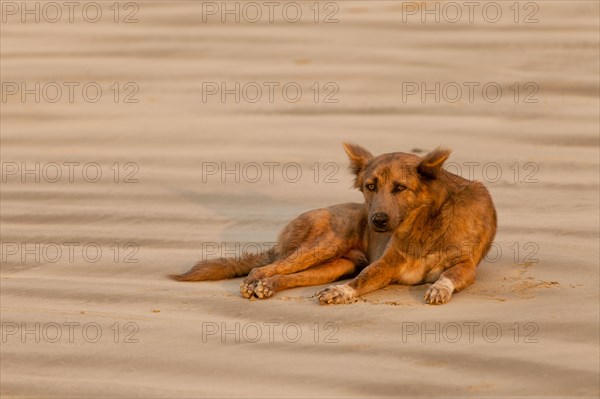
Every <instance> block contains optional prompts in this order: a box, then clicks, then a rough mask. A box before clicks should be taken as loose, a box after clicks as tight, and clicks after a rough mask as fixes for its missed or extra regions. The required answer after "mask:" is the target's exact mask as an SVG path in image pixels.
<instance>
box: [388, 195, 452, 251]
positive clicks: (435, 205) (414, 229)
mask: <svg viewBox="0 0 600 399" xmlns="http://www.w3.org/2000/svg"><path fill="white" fill-rule="evenodd" d="M432 198H433V199H432V200H431V201H429V202H427V203H424V204H422V205H421V206H419V207H417V208H415V209H413V210H412V211H411V212H410V213H409V214H408V216H407V217H406V218H405V219H404V220H403V221H402V223H401V224H400V226H398V227H397V228H396V230H394V235H395V236H396V237H397V238H398V239H399V240H401V242H405V243H407V244H408V245H416V246H417V247H419V248H424V246H427V247H431V246H434V245H435V242H436V241H437V240H438V238H439V237H441V236H442V235H443V234H444V232H445V230H446V228H447V226H446V224H445V223H444V219H445V218H444V214H445V213H446V212H444V209H445V208H448V207H450V206H451V205H450V203H449V201H448V200H449V193H448V191H447V190H445V189H440V190H438V192H437V194H436V195H434V196H432ZM432 227H433V228H432ZM432 232H435V233H434V234H435V235H434V236H432Z"/></svg>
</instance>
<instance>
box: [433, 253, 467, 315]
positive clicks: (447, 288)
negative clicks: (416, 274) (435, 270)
mask: <svg viewBox="0 0 600 399" xmlns="http://www.w3.org/2000/svg"><path fill="white" fill-rule="evenodd" d="M476 274H477V267H476V266H475V264H474V263H473V261H471V260H462V261H460V262H459V263H457V264H456V265H454V266H452V267H450V268H449V269H446V271H444V272H443V273H442V274H441V275H440V277H439V278H438V279H437V281H436V282H435V283H433V284H431V286H430V287H429V288H428V289H427V291H426V292H425V297H424V298H425V301H427V303H429V304H431V305H441V304H444V303H446V302H448V301H449V300H450V298H451V297H452V293H453V292H454V291H460V290H462V289H463V288H465V287H468V286H469V285H471V284H473V282H474V281H475V275H476Z"/></svg>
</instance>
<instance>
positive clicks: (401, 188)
mask: <svg viewBox="0 0 600 399" xmlns="http://www.w3.org/2000/svg"><path fill="white" fill-rule="evenodd" d="M404 190H406V186H403V185H402V184H396V185H395V186H394V191H393V192H394V193H399V192H401V191H404Z"/></svg>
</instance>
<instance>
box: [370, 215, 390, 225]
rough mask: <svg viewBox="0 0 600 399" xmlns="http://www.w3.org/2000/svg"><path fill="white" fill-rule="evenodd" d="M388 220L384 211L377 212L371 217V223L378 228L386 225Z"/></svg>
mask: <svg viewBox="0 0 600 399" xmlns="http://www.w3.org/2000/svg"><path fill="white" fill-rule="evenodd" d="M389 220H390V217H389V216H388V214H387V213H385V212H377V213H376V214H374V215H373V217H372V218H371V221H372V222H373V225H375V227H379V228H384V227H386V226H387V224H388V221H389Z"/></svg>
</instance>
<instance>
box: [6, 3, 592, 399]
mask: <svg viewBox="0 0 600 399" xmlns="http://www.w3.org/2000/svg"><path fill="white" fill-rule="evenodd" d="M9 3H10V2H9ZM509 3H510V4H509ZM530 3H533V6H527V5H526V4H525V2H521V3H520V4H519V10H520V14H519V15H518V23H515V22H514V17H515V16H514V15H513V11H511V10H510V9H509V7H510V5H511V4H512V2H498V3H497V4H501V5H502V10H503V17H502V18H501V20H500V21H498V22H496V23H492V22H489V21H488V20H486V19H485V18H483V17H482V15H481V12H478V11H477V10H480V8H478V9H476V12H475V13H474V17H473V22H472V23H471V22H470V21H469V20H468V17H467V14H463V17H462V18H461V19H460V20H459V21H458V22H456V23H451V22H450V21H448V19H452V18H454V15H455V14H450V12H451V11H452V10H449V9H447V10H446V11H445V12H446V14H443V15H442V14H440V16H441V17H440V22H439V23H436V22H435V20H434V19H433V18H434V17H435V16H434V17H431V16H430V17H428V18H429V19H428V20H426V23H422V22H421V16H422V15H424V14H420V13H422V9H418V8H415V7H412V5H411V4H404V6H403V5H402V3H400V2H393V1H384V2H378V1H373V2H354V1H344V2H337V3H334V2H330V3H328V5H325V4H324V6H323V7H321V11H320V14H319V16H318V22H317V23H315V22H314V14H312V12H313V11H311V10H310V9H309V8H308V7H309V6H310V4H312V3H307V2H305V3H302V4H303V6H302V7H303V11H304V12H303V16H302V17H301V19H300V21H298V22H296V23H292V22H288V20H291V19H293V18H291V17H290V15H292V16H293V14H292V11H293V10H288V11H289V13H290V14H286V15H285V17H286V18H287V19H288V20H286V19H285V18H283V17H282V15H281V12H275V14H274V20H273V23H271V22H269V20H268V17H267V15H266V14H263V16H262V17H261V18H260V19H259V20H258V21H257V22H256V23H253V22H251V21H248V20H247V19H252V18H254V15H255V14H250V11H251V10H249V9H247V10H246V14H243V15H241V17H240V22H239V23H235V22H234V21H232V17H231V16H230V17H228V18H229V19H228V20H227V21H226V22H225V23H222V22H221V14H220V11H222V10H217V11H215V9H214V8H210V7H214V6H215V4H216V7H217V8H218V7H220V2H217V3H210V2H209V3H204V5H203V3H201V2H192V1H181V2H171V3H161V2H154V1H141V2H135V3H133V5H129V6H127V7H126V6H125V4H124V3H121V6H120V8H119V9H120V13H119V15H118V16H117V20H118V21H119V22H118V23H115V22H114V9H113V10H111V9H109V7H110V6H111V5H112V4H113V3H112V2H101V4H102V7H103V11H104V12H103V15H102V18H101V20H100V21H98V22H96V23H92V22H88V21H86V20H85V19H84V18H83V17H82V15H81V9H82V6H80V7H78V8H76V10H75V13H74V19H73V22H70V21H68V18H67V17H68V15H67V11H65V10H66V9H63V12H64V15H62V17H61V18H60V20H59V22H57V23H52V22H49V21H47V19H52V18H53V17H54V15H55V14H54V11H52V10H50V9H47V10H46V11H45V14H43V15H42V18H41V20H40V22H39V23H35V22H34V21H32V20H31V18H32V17H31V16H30V17H28V18H29V19H26V22H25V23H22V22H21V12H22V10H20V11H19V10H17V11H14V9H12V8H11V9H4V13H3V17H5V18H6V21H3V23H2V26H1V56H2V61H1V75H2V76H1V80H2V82H3V91H2V92H3V95H4V98H3V99H2V103H1V104H0V105H1V116H2V118H1V119H2V121H1V137H2V142H1V144H2V146H1V157H2V178H3V181H2V187H1V196H0V199H1V216H2V217H1V222H2V223H1V235H2V267H1V273H0V276H1V280H0V281H1V321H2V344H1V351H0V355H1V356H0V359H1V360H0V362H1V363H0V365H1V371H0V377H1V392H0V393H1V395H2V397H72V398H84V397H121V398H125V397H127V398H130V397H171V398H173V397H188V398H191V397H244V398H255V397H256V398H258V397H337V398H340V397H401V396H410V397H413V396H422V397H517V396H518V397H533V396H535V397H548V396H552V397H597V396H598V395H599V394H600V389H599V360H598V359H599V355H600V353H599V331H598V324H599V296H598V284H599V240H598V238H599V237H598V236H599V180H598V168H599V146H598V134H599V97H598V84H599V51H598V48H599V35H598V29H599V23H598V21H599V7H598V3H597V2H593V1H538V2H530ZM6 4H7V2H3V3H2V7H6V6H7V5H6ZM11 4H12V6H15V7H20V5H19V3H11ZM231 4H233V3H231ZM298 4H300V3H298ZM458 4H459V5H463V6H464V4H463V3H460V2H459V3H458ZM485 4H486V2H484V3H481V4H480V6H481V7H483V5H485ZM427 6H429V7H434V6H435V4H434V3H433V2H427ZM136 7H137V8H136ZM203 7H205V10H204V11H205V13H204V14H203V9H202V8H203ZM206 7H209V8H206ZM232 7H233V6H232ZM240 7H241V5H240ZM325 7H327V8H325ZM407 7H408V8H407ZM421 7H422V6H421ZM525 7H530V8H525ZM531 7H533V8H531ZM535 7H537V10H536V8H535ZM77 10H79V11H77ZM276 10H281V7H280V8H277V9H276ZM440 10H441V8H440ZM465 10H466V8H464V9H463V11H464V12H466V11H465ZM93 11H94V10H93V9H90V10H87V12H89V14H85V17H86V18H87V19H88V20H93ZM263 11H264V12H266V11H265V9H263ZM492 11H493V10H490V11H489V13H490V14H489V15H492V16H493V12H492ZM40 12H42V11H40ZM213 12H216V14H213ZM441 12H442V11H440V13H441ZM15 13H16V14H15ZM414 13H416V14H414ZM532 13H533V16H531V15H532ZM131 14H133V16H131ZM331 14H333V16H332V15H331ZM128 16H129V19H128V21H130V22H131V20H132V19H137V20H138V22H137V23H124V19H125V18H126V17H128ZM203 16H204V17H205V18H204V19H205V20H206V22H203ZM242 17H245V18H246V19H244V18H242ZM326 17H327V18H328V19H327V20H328V21H329V22H331V20H332V19H337V20H338V22H337V23H335V22H334V23H325V19H326ZM403 18H404V21H405V22H404V21H403ZM486 18H488V19H490V18H489V16H488V17H486ZM526 18H528V19H527V20H528V21H529V22H531V20H533V19H537V20H538V22H537V23H535V22H534V23H524V21H525V19H526ZM36 82H37V83H39V84H40V86H39V89H36V86H35V84H36ZM52 82H54V83H52ZM69 82H74V83H69ZM223 82H224V83H225V84H226V85H227V86H226V87H225V88H226V89H229V90H231V89H233V92H234V94H231V93H230V94H226V95H225V101H224V102H222V101H221V99H220V94H221V93H220V90H221V84H222V83H223ZM236 82H238V83H239V84H240V89H239V97H240V99H239V102H236V99H235V83H236ZM436 82H437V83H439V84H440V86H439V87H440V89H439V90H438V92H437V93H438V94H439V96H440V99H439V102H436V99H435V94H428V95H426V96H425V99H424V101H422V99H421V95H420V94H421V92H420V91H419V92H417V93H416V94H411V93H413V91H414V90H415V87H416V88H417V89H418V90H421V87H422V86H421V84H425V85H426V86H425V89H429V90H431V89H432V88H433V89H434V92H435V87H436V86H435V84H436ZM466 82H471V83H468V84H472V85H475V86H473V87H475V89H474V91H473V99H472V101H471V99H469V98H468V90H467V89H466V88H467V87H468V86H466ZM22 83H25V84H26V86H25V88H26V89H29V90H32V93H33V94H31V93H30V94H27V95H25V98H24V99H23V98H22V97H21V94H22V92H21V91H20V90H21V88H22V87H21V84H22ZM115 83H116V86H115ZM315 83H316V86H315ZM515 83H518V86H514V85H515ZM528 83H529V84H530V85H529V86H527V84H528ZM69 84H72V85H73V86H72V87H74V91H73V98H72V99H71V98H69V96H68V87H70V86H68V85H69ZM75 84H77V85H75ZM56 85H58V86H60V87H61V89H62V94H61V95H57V94H56V93H57V91H56ZM86 85H87V86H86ZM269 85H271V86H269ZM286 85H287V86H286ZM257 86H258V87H259V88H261V90H263V92H262V95H261V96H260V97H258V98H257V95H256V93H257V92H256V89H257ZM284 86H285V87H286V90H288V91H285V92H284V91H283V87H284ZM456 86H459V87H461V88H462V89H463V90H464V91H463V93H462V95H461V96H460V97H459V98H458V99H457V100H456V101H454V100H455V99H456V93H457V92H456V91H452V90H456ZM84 87H86V90H89V91H85V92H84V91H83V88H84ZM98 87H100V88H101V89H102V95H101V96H100V97H99V98H98V99H97V100H98V101H97V102H93V101H95V100H96V99H95V96H96V94H95V92H94V90H96V89H97V88H98ZM244 87H245V89H244ZM269 87H273V98H272V101H270V99H269V98H268V97H269V96H268V94H269V90H268V88H269ZM298 87H300V88H301V89H302V95H301V96H300V98H299V99H298V100H297V101H296V98H295V97H296V96H297V95H296V92H295V91H294V90H297V88H298ZM483 87H486V90H489V92H488V93H486V94H485V95H484V94H482V93H483V91H482V89H483ZM498 87H500V88H501V90H502V96H501V97H500V98H498V99H496V98H495V97H494V94H493V92H494V90H497V88H498ZM15 88H18V90H19V91H18V92H16V94H13V93H15ZM117 88H118V89H119V90H118V94H119V96H118V98H117V99H115V94H116V92H117ZM317 88H318V98H315V95H316V93H317ZM215 90H218V91H217V92H216V94H213V93H215ZM244 90H245V91H244ZM253 90H254V91H253ZM36 91H37V94H38V95H39V97H40V98H39V102H36V99H35V95H36V94H35V93H36ZM515 93H518V94H519V96H518V98H517V99H515ZM86 96H87V97H86ZM486 96H487V97H486ZM54 100H56V101H55V102H54ZM132 100H138V101H137V102H131V101H132ZM334 100H337V102H335V101H334ZM492 100H497V101H495V102H494V101H492ZM526 100H527V101H526ZM536 100H537V101H536ZM254 101H255V102H254ZM332 101H334V102H332ZM532 101H533V102H532ZM343 141H354V142H357V143H360V144H362V145H364V146H365V147H367V148H368V149H370V150H371V151H372V152H373V153H382V152H390V151H405V152H409V151H412V150H415V151H420V152H418V153H420V154H422V153H423V151H427V150H431V149H433V148H435V147H436V146H438V145H445V146H448V147H450V148H452V149H453V151H454V152H453V154H452V157H451V159H450V162H453V164H450V165H448V166H447V167H448V168H449V170H450V167H453V168H454V170H453V171H457V170H458V167H460V169H461V171H462V173H461V174H462V175H463V176H465V177H469V176H468V172H469V170H470V169H469V167H470V166H469V165H472V166H471V168H472V169H471V170H472V172H473V173H472V176H470V177H472V178H474V179H477V180H481V181H484V182H485V183H486V184H487V186H488V187H489V190H490V192H491V193H492V196H493V198H494V201H495V203H496V206H497V210H498V215H499V228H498V234H497V237H496V246H495V250H496V252H495V253H493V254H490V257H489V259H488V260H486V261H485V262H483V263H482V264H481V265H480V266H479V275H478V279H477V282H476V283H475V285H473V286H471V287H469V288H467V289H466V290H464V291H463V292H460V293H458V294H455V295H454V297H453V299H452V301H451V302H450V303H449V304H447V305H444V306H429V305H427V304H425V303H424V301H423V299H422V297H423V294H424V292H425V290H426V288H427V286H415V287H404V286H392V287H388V288H386V289H384V290H381V291H378V292H375V293H372V294H369V295H365V296H364V297H363V298H362V299H361V300H360V301H359V302H357V303H354V304H350V305H339V306H320V305H319V304H318V302H317V301H316V300H315V298H314V296H313V295H314V294H315V293H316V292H317V291H318V290H319V289H321V288H322V287H307V288H298V289H293V290H289V291H285V292H282V293H278V294H277V295H276V296H275V297H274V298H272V299H269V300H266V301H258V300H256V301H248V300H245V299H243V298H241V296H240V295H239V292H238V286H239V283H240V279H234V280H229V281H219V282H210V283H195V284H184V283H176V282H174V281H171V280H168V279H166V278H165V275H166V274H168V273H176V272H182V271H184V270H187V269H188V268H189V267H190V266H191V265H192V264H193V263H194V262H195V261H197V260H198V259H200V258H202V257H203V256H204V257H211V256H216V255H219V254H225V253H232V252H233V253H236V252H237V253H239V250H240V249H241V248H243V246H244V245H246V246H247V247H248V245H250V247H251V246H252V245H255V246H256V245H259V244H260V245H263V244H264V245H268V243H271V242H273V240H274V239H275V237H276V235H277V232H278V231H279V229H281V228H282V227H283V226H284V225H285V223H286V222H287V221H288V220H290V219H291V218H293V217H294V216H296V215H298V214H300V213H301V212H304V211H307V210H310V209H314V208H318V207H323V206H327V205H330V204H335V203H342V202H350V201H355V202H360V201H361V200H362V197H361V195H360V193H358V192H356V191H354V190H353V189H352V188H351V186H352V177H351V176H350V174H349V173H348V172H347V160H346V157H345V154H344V153H343V150H342V148H341V143H342V142H343ZM70 162H74V163H70ZM236 163H239V179H238V178H237V176H236V174H235V173H236V172H235V168H236ZM36 165H37V166H36ZM36 168H38V169H36ZM257 168H258V169H259V170H260V171H261V173H262V175H261V176H260V177H258V178H257V175H256V170H257ZM269 168H272V169H269ZM225 169H227V170H234V172H233V173H230V174H227V173H224V170H225ZM25 170H33V172H31V173H26V172H25ZM269 170H272V172H273V173H272V176H271V178H269ZM57 171H60V173H61V174H60V176H57V174H56V173H57ZM70 171H72V175H71V176H69V172H70ZM117 171H118V173H116V172H117ZM298 171H299V172H301V175H300V176H298V177H297V173H298ZM317 171H318V174H316V172H317ZM98 172H101V174H102V175H101V176H99V177H96V174H97V173H98ZM497 172H500V173H501V175H498V174H497ZM70 177H71V178H70ZM236 179H237V180H238V181H236ZM36 180H38V181H36ZM96 180H97V181H96ZM211 243H212V244H211ZM235 243H239V245H240V248H238V249H236V248H235ZM253 243H254V244H253ZM215 245H216V246H217V247H219V246H221V247H220V248H219V249H218V250H215V249H214V246H215ZM222 245H226V247H222ZM500 251H501V252H500ZM99 334H101V335H99Z"/></svg>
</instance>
